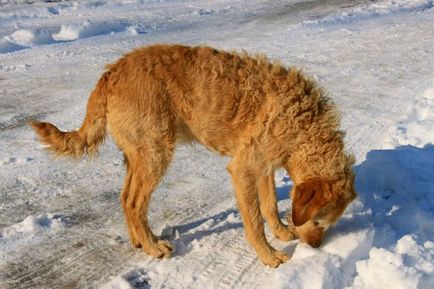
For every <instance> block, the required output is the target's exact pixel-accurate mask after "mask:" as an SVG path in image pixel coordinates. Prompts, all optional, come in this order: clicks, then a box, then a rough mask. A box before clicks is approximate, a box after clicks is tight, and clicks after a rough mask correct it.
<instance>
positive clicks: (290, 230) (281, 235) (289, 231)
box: [273, 225, 297, 242]
mask: <svg viewBox="0 0 434 289" xmlns="http://www.w3.org/2000/svg"><path fill="white" fill-rule="evenodd" d="M273 233H274V236H276V238H277V239H279V240H281V241H284V242H289V241H291V240H294V239H296V238H297V236H296V235H295V230H294V227H292V226H286V225H282V226H279V227H278V228H277V229H276V230H274V231H273Z"/></svg>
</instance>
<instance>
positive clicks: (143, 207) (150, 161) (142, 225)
mask: <svg viewBox="0 0 434 289" xmlns="http://www.w3.org/2000/svg"><path fill="white" fill-rule="evenodd" d="M173 149H174V140H169V141H163V140H162V141H146V143H144V144H143V145H142V146H140V147H137V148H135V149H130V150H129V151H126V152H125V154H126V156H127V160H128V173H127V177H126V185H125V187H124V191H123V193H122V203H123V206H124V209H125V218H126V221H127V224H128V228H129V234H130V237H131V241H132V243H133V244H134V245H135V246H140V245H141V247H142V248H143V250H144V251H145V252H146V253H148V254H149V255H151V256H154V257H157V258H162V257H169V256H170V255H171V253H172V246H171V245H170V243H169V242H167V241H164V240H159V239H158V238H157V237H156V236H155V235H154V234H153V233H152V231H151V229H150V228H149V224H148V218H147V212H148V205H149V201H150V199H151V195H152V192H153V191H154V190H155V188H156V187H157V186H158V184H159V182H160V180H161V178H162V177H163V175H164V173H165V172H166V169H167V167H168V165H169V163H170V160H171V158H172V154H173ZM129 176H130V177H129ZM128 182H129V186H128V185H127V183H128Z"/></svg>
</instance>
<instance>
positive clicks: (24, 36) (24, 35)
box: [0, 29, 54, 53]
mask: <svg viewBox="0 0 434 289" xmlns="http://www.w3.org/2000/svg"><path fill="white" fill-rule="evenodd" d="M53 42H54V41H53V38H52V36H51V33H50V32H49V31H48V30H46V29H36V30H25V29H21V30H17V31H15V32H14V33H12V34H10V35H8V36H5V37H3V39H1V40H0V53H5V52H11V51H15V50H20V49H23V48H28V47H32V46H35V45H42V44H49V43H53Z"/></svg>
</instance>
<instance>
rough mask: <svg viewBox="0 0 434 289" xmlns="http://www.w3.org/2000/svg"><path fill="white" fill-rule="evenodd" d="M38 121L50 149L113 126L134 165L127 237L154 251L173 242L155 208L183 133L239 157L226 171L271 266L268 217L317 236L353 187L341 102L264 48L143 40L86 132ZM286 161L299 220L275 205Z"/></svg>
mask: <svg viewBox="0 0 434 289" xmlns="http://www.w3.org/2000/svg"><path fill="white" fill-rule="evenodd" d="M31 125H32V126H33V128H34V129H35V130H36V132H37V133H38V134H39V136H40V138H41V140H42V141H43V142H45V143H46V144H48V145H49V148H50V149H51V150H52V151H53V152H54V153H56V154H59V155H69V156H74V157H80V156H82V155H83V154H84V153H93V152H95V151H96V149H97V147H98V145H99V144H101V143H102V141H103V140H104V137H105V135H106V129H107V128H108V130H109V131H110V133H111V134H112V136H113V138H114V140H115V141H116V143H117V145H118V146H119V147H120V148H121V149H122V151H123V152H124V154H125V159H126V163H127V174H126V177H125V184H124V187H123V190H122V194H121V202H122V206H123V208H124V210H125V218H126V223H127V225H128V232H129V236H130V238H131V241H132V243H133V244H134V245H135V246H137V247H142V248H143V250H144V251H145V252H147V253H148V254H150V255H152V256H155V257H166V256H169V255H170V254H171V251H172V247H171V245H170V244H169V243H168V242H167V241H163V240H160V239H158V238H157V237H156V236H155V235H154V234H153V233H152V232H151V230H150V229H149V225H148V221H147V209H148V204H149V200H150V198H151V194H152V192H153V191H154V190H155V188H156V186H157V185H158V183H159V182H160V180H161V178H162V176H163V175H164V173H165V171H166V169H167V167H168V165H169V163H170V161H171V159H172V154H173V150H174V148H175V145H176V143H177V142H190V141H196V142H199V143H201V144H203V145H205V146H206V147H207V148H209V149H210V150H213V151H216V152H218V153H220V154H222V155H227V156H230V157H232V160H231V162H230V163H229V165H228V171H229V173H230V175H231V177H232V180H233V185H234V187H235V193H236V198H237V203H238V206H239V210H240V213H241V216H242V219H243V223H244V229H245V234H246V238H247V240H248V242H249V243H250V245H251V246H252V247H253V248H254V249H255V251H256V253H257V256H258V257H259V259H260V260H261V261H262V262H264V263H265V264H266V265H269V266H271V267H277V266H278V265H279V264H280V263H282V262H284V261H286V260H288V256H287V255H286V254H285V253H284V252H280V251H276V250H275V249H273V248H272V247H271V246H270V244H269V243H268V241H267V239H266V237H265V234H264V225H263V219H262V218H265V219H266V220H267V221H268V223H269V225H270V228H271V230H272V232H273V233H274V234H275V235H276V236H277V237H278V238H279V239H281V240H284V241H288V240H291V239H293V238H295V237H296V236H298V237H300V239H301V240H302V241H304V242H307V243H309V244H310V245H312V246H319V245H320V244H321V241H322V238H323V236H324V232H325V230H327V228H328V227H329V226H330V225H331V224H333V223H335V222H336V221H337V220H338V219H339V217H340V216H341V214H342V213H343V211H344V209H345V208H346V206H347V205H348V204H349V203H350V202H351V201H352V200H353V199H354V198H355V196H356V193H355V191H354V188H353V182H354V177H353V174H352V172H351V165H352V164H353V158H352V157H351V156H349V155H347V154H346V153H345V151H344V143H343V133H342V132H341V131H340V130H339V117H338V114H337V112H336V110H335V107H334V105H333V104H332V103H331V101H330V100H329V99H328V98H327V97H326V96H324V93H323V92H322V91H321V89H320V88H319V87H318V85H317V84H315V82H313V81H312V80H310V79H308V78H306V77H304V76H303V74H302V73H301V72H300V71H298V70H296V69H294V68H291V69H286V68H285V67H283V66H282V65H281V64H279V63H270V62H269V61H268V60H267V59H266V58H265V57H263V56H256V57H251V56H249V55H247V54H245V53H242V54H238V53H228V52H224V51H220V50H216V49H212V48H209V47H202V46H199V47H185V46H179V45H155V46H150V47H145V48H140V49H136V50H134V51H132V52H131V53H128V54H126V55H125V56H124V57H122V58H121V59H119V60H118V61H117V62H116V63H114V64H112V65H108V66H107V72H105V73H104V74H103V76H102V77H101V79H100V80H99V82H98V84H97V86H96V88H95V90H94V91H93V92H92V94H91V96H90V98H89V103H88V106H87V114H86V118H85V120H84V123H83V125H82V127H81V128H80V129H79V130H78V131H74V132H61V131H59V130H58V129H57V128H56V127H55V126H53V125H51V124H49V123H41V122H32V123H31ZM279 167H283V168H285V169H286V170H287V171H288V173H289V175H290V177H291V178H292V180H293V181H294V188H293V189H292V192H291V196H292V201H293V211H292V221H293V223H294V224H293V226H294V227H292V226H286V225H284V224H283V223H282V221H281V220H280V218H279V215H278V211H277V204H276V196H275V192H274V189H275V188H274V171H275V170H276V169H277V168H279Z"/></svg>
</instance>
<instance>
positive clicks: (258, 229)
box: [228, 152, 289, 268]
mask: <svg viewBox="0 0 434 289" xmlns="http://www.w3.org/2000/svg"><path fill="white" fill-rule="evenodd" d="M246 155H247V154H244V152H243V153H240V154H239V155H238V156H235V157H234V159H233V160H232V161H231V162H230V163H229V165H228V171H229V173H230V174H231V176H232V181H233V184H234V187H235V195H236V198H237V202H238V208H239V210H240V213H241V217H242V219H243V223H244V231H245V234H246V238H247V241H248V242H249V243H250V245H251V246H252V247H253V248H254V249H255V251H256V254H257V256H258V258H259V259H260V260H261V261H262V262H263V263H264V264H266V265H268V266H270V267H273V268H275V267H277V266H279V265H280V264H281V263H283V262H285V261H287V260H288V259H289V257H288V255H286V254H285V253H284V252H280V251H276V250H275V249H274V248H273V247H271V245H270V244H269V243H268V241H267V239H266V237H265V232H264V224H263V221H262V217H261V213H260V209H259V199H258V192H257V191H258V190H257V177H258V175H257V173H256V172H255V167H259V166H253V165H248V162H247V161H246V158H245V156H246ZM247 158H248V157H247Z"/></svg>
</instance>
